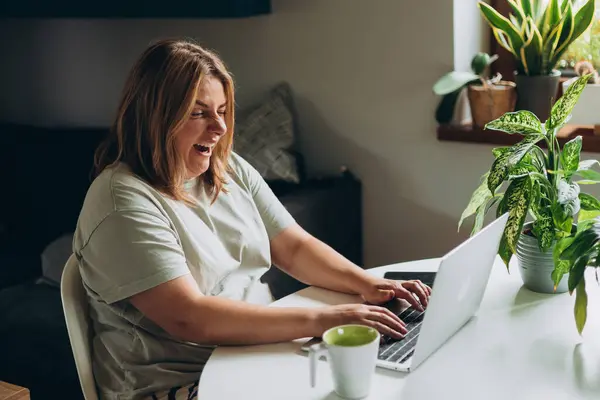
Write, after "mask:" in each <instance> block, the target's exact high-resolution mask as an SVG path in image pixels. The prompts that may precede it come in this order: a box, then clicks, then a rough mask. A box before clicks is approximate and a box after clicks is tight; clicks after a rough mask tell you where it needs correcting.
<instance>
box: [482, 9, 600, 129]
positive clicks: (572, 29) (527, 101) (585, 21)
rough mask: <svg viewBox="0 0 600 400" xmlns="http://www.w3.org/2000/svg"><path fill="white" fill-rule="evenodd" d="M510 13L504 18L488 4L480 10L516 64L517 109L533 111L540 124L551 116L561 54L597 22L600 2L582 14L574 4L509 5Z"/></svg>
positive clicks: (556, 89)
mask: <svg viewBox="0 0 600 400" xmlns="http://www.w3.org/2000/svg"><path fill="white" fill-rule="evenodd" d="M508 4H509V5H510V9H511V11H512V12H511V13H510V15H509V16H508V18H507V17H504V16H503V15H502V14H500V13H499V12H498V11H496V10H495V9H494V8H493V7H492V6H490V5H489V4H487V3H486V2H483V1H479V2H478V6H479V10H480V12H481V14H482V16H483V18H484V19H485V20H486V21H487V23H488V24H489V25H490V27H491V28H492V33H493V35H494V37H495V39H496V41H497V42H498V44H499V45H500V46H502V47H503V48H504V49H506V50H507V51H508V52H509V53H510V54H512V56H513V57H514V58H515V60H516V61H517V67H516V71H515V82H516V83H517V105H516V109H517V110H529V111H531V112H533V113H534V114H536V115H537V116H538V117H539V118H540V119H541V120H545V119H547V118H548V117H549V115H550V109H551V107H552V102H553V100H554V99H555V98H556V93H557V91H558V84H559V79H560V71H559V70H558V69H556V65H557V63H558V62H559V61H560V59H561V57H562V55H563V54H564V53H565V51H566V50H567V49H568V48H569V45H571V43H573V42H574V41H575V40H576V39H577V38H578V37H579V36H581V35H582V34H583V33H584V32H585V31H586V30H587V28H588V27H589V26H590V25H591V23H592V21H593V19H594V12H595V0H587V1H586V3H585V4H583V5H582V6H581V7H580V8H579V9H578V10H574V9H573V2H572V1H571V0H562V1H559V0H549V1H548V2H547V5H546V6H545V7H544V2H542V1H533V0H517V1H515V0H508Z"/></svg>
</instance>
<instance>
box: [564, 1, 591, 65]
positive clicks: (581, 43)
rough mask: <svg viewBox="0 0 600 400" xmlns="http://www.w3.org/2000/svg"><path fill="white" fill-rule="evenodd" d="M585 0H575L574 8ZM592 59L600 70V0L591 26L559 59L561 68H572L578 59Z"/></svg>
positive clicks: (578, 6) (577, 7)
mask: <svg viewBox="0 0 600 400" xmlns="http://www.w3.org/2000/svg"><path fill="white" fill-rule="evenodd" d="M584 3H585V0H573V6H574V7H573V8H574V9H575V10H578V9H579V8H580V7H581V6H582V5H583V4H584ZM582 60H587V61H591V62H592V64H593V65H594V67H595V68H596V69H597V70H600V0H596V17H595V18H594V21H593V22H592V24H591V26H590V27H589V28H588V29H587V30H586V31H585V32H584V33H583V34H582V35H581V36H580V37H579V38H577V40H575V41H574V42H573V43H572V44H571V46H569V49H568V50H567V51H566V52H565V53H564V54H563V57H562V59H561V60H560V61H559V65H558V67H559V68H560V69H571V68H573V67H574V66H575V63H576V62H577V61H582Z"/></svg>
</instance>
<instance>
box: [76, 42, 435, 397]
mask: <svg viewBox="0 0 600 400" xmlns="http://www.w3.org/2000/svg"><path fill="white" fill-rule="evenodd" d="M233 127H234V85H233V82H232V78H231V76H230V74H229V73H228V72H227V70H226V68H225V66H224V64H223V62H222V61H221V60H220V59H219V58H218V57H217V56H216V55H215V54H214V53H212V52H210V51H207V50H206V49H203V48H202V47H200V46H198V45H196V44H194V43H192V42H189V41H178V40H163V41H159V42H157V43H155V44H152V45H151V46H149V47H148V48H147V49H146V50H145V52H144V53H143V54H142V55H141V57H140V58H139V59H138V61H137V62H136V64H135V65H134V66H133V68H132V70H131V72H130V75H129V77H128V79H127V82H126V85H125V88H124V90H123V94H122V97H121V100H120V104H119V108H118V112H117V115H116V118H115V121H114V124H113V126H112V128H111V130H110V133H109V135H108V137H107V139H106V141H105V142H104V143H103V144H102V145H101V146H100V147H99V148H98V150H97V153H96V159H95V162H96V167H97V174H96V177H95V179H94V181H93V182H92V185H91V186H90V188H89V190H88V193H87V195H86V198H85V201H84V204H83V208H82V210H81V213H80V216H79V220H78V223H77V229H76V232H75V238H74V242H73V250H74V253H75V255H76V256H77V259H78V261H79V268H80V271H81V275H82V278H83V282H84V286H85V288H86V292H87V296H88V299H89V302H90V307H91V317H92V321H93V328H94V336H93V337H94V339H93V370H94V376H95V379H96V383H97V385H98V389H99V393H100V396H101V398H103V399H115V400H116V399H119V400H123V399H139V398H167V397H168V398H177V399H180V398H184V399H188V398H190V399H192V398H196V396H197V387H196V385H197V382H198V379H199V376H200V374H201V372H202V368H203V366H204V364H205V363H206V361H207V359H208V357H209V355H210V353H211V350H212V349H213V348H214V346H216V345H227V344H260V343H273V342H280V341H289V340H293V339H296V338H302V337H310V336H319V335H321V334H322V333H323V331H324V330H326V329H328V328H330V327H332V326H335V325H340V324H345V323H362V324H367V325H370V326H373V327H376V328H377V329H378V330H379V331H381V332H382V333H384V334H387V335H390V336H395V337H398V336H401V335H402V334H403V333H405V332H406V330H405V328H404V323H403V322H402V321H400V320H399V319H398V317H396V316H395V315H394V314H392V313H391V312H389V311H387V310H386V309H385V308H383V307H379V306H375V305H372V306H371V305H358V304H349V305H342V306H333V307H323V308H274V307H267V306H266V305H267V304H268V303H269V302H270V301H271V295H270V293H269V289H268V287H267V286H266V285H265V284H262V283H261V282H260V281H259V278H260V276H261V275H262V274H263V273H264V272H265V271H266V270H267V269H268V268H269V267H270V266H271V264H272V263H273V264H275V265H277V266H278V267H279V268H281V269H282V270H283V271H285V272H286V273H288V274H290V275H291V276H294V277H295V278H297V279H299V280H300V281H303V282H305V283H307V284H310V285H316V286H320V287H324V288H328V289H332V290H336V291H341V292H347V293H354V294H360V295H362V296H363V297H364V299H365V300H366V301H367V302H369V303H371V304H381V303H383V302H385V301H388V300H390V299H391V298H392V297H394V296H395V297H400V298H404V299H407V300H408V301H409V302H411V303H412V304H413V305H414V306H415V307H417V308H420V307H421V305H423V306H425V305H426V304H427V298H428V296H429V294H430V288H428V287H427V286H425V285H423V284H422V283H421V282H419V281H407V282H396V281H388V280H384V279H381V278H377V277H374V276H371V275H370V274H368V273H367V272H365V271H364V270H363V269H362V268H360V267H358V266H356V265H354V264H352V263H351V262H349V261H348V260H347V259H345V258H344V257H342V256H341V255H340V254H338V253H337V252H335V251H334V250H333V249H331V248H330V247H329V246H327V245H326V244H324V243H322V242H320V241H319V240H317V239H316V238H314V237H312V236H310V235H309V234H308V233H307V232H305V231H304V230H303V229H302V228H301V227H300V226H298V224H296V223H295V221H294V219H293V218H292V217H291V215H290V214H289V213H288V212H287V211H286V209H285V208H284V207H283V206H282V204H281V203H280V202H279V201H278V199H277V198H276V197H275V196H274V194H273V193H272V191H271V190H270V188H269V187H268V186H267V184H266V183H265V181H264V180H263V179H262V177H261V176H260V175H259V174H258V172H257V171H256V170H255V169H254V168H252V166H250V165H249V164H248V163H247V162H246V161H245V160H244V159H243V158H242V157H240V156H239V155H237V154H235V153H233V152H232V150H231V149H232V142H233Z"/></svg>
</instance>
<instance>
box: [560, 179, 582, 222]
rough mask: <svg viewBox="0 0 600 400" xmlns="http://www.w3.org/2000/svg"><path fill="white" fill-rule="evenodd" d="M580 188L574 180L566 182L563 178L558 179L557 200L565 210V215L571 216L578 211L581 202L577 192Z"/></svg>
mask: <svg viewBox="0 0 600 400" xmlns="http://www.w3.org/2000/svg"><path fill="white" fill-rule="evenodd" d="M580 191H581V189H580V188H579V185H578V184H577V183H575V182H573V183H568V182H567V181H565V180H564V179H560V180H559V181H558V184H557V201H558V204H560V205H561V206H562V208H563V210H564V211H565V215H567V216H573V215H575V214H577V213H578V212H579V209H580V206H581V202H580V201H579V194H580Z"/></svg>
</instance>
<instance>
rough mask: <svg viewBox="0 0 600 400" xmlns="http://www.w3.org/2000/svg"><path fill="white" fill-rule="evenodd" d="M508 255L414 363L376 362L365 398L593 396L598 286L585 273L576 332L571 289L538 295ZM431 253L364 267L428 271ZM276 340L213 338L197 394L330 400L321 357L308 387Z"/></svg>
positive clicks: (321, 297)
mask: <svg viewBox="0 0 600 400" xmlns="http://www.w3.org/2000/svg"><path fill="white" fill-rule="evenodd" d="M514 261H515V259H514V258H513V263H511V267H510V273H509V272H508V271H507V269H506V267H505V266H504V264H503V263H502V261H501V260H500V259H499V258H498V259H497V260H496V262H495V265H494V267H493V270H492V273H491V276H490V280H489V283H488V286H487V289H486V292H485V295H484V298H483V300H482V303H481V307H480V309H479V311H478V312H477V314H476V316H475V317H474V318H473V319H472V320H471V321H470V322H468V323H467V324H466V325H465V326H464V327H463V328H462V329H461V330H460V331H459V332H457V333H456V334H455V335H454V336H453V337H452V338H450V339H449V340H448V341H447V342H446V343H445V344H444V345H443V346H442V347H441V348H440V349H438V350H437V351H436V352H435V353H434V354H433V355H431V356H430V357H429V358H428V359H427V360H426V361H425V362H424V363H423V364H422V365H420V366H419V367H418V368H417V369H416V370H415V371H413V372H410V373H406V372H397V371H390V370H386V369H382V368H376V371H375V375H374V377H373V386H372V390H371V395H370V396H369V399H396V400H397V399H432V400H433V399H461V400H466V399H477V400H479V399H482V398H484V399H486V400H494V399H510V400H517V399H519V400H520V399H523V400H525V399H527V400H530V399H542V398H546V399H553V400H554V399H569V400H574V399H598V398H600V302H599V301H598V300H600V286H599V285H598V283H597V282H596V277H595V276H594V271H593V269H591V268H588V271H587V272H586V279H587V285H586V288H587V292H588V320H587V324H586V327H585V330H584V332H583V335H581V336H580V335H579V334H578V332H577V329H576V327H575V322H574V317H573V306H574V302H575V295H573V296H571V295H569V293H568V292H567V293H562V294H540V293H534V292H532V291H530V290H528V289H526V288H524V287H523V285H522V281H521V278H520V276H519V272H518V269H517V265H516V262H514ZM438 263H439V259H427V260H419V261H412V262H406V263H399V264H392V265H387V266H384V267H379V268H374V269H370V270H368V271H369V272H370V273H372V274H374V275H377V276H383V274H384V272H386V271H403V270H404V271H435V270H437V267H438ZM360 301H361V300H360V298H359V297H358V296H353V295H346V294H341V293H337V292H332V291H329V290H325V289H321V288H315V287H309V288H306V289H304V290H301V291H299V292H297V293H294V294H292V295H290V296H287V297H285V298H283V299H281V300H279V301H277V302H274V303H273V304H272V305H271V306H272V307H286V306H296V307H297V306H307V307H319V306H323V305H334V304H342V303H357V302H360ZM306 340H307V339H301V340H296V341H292V342H286V343H278V344H269V345H258V346H237V347H218V348H217V349H216V350H215V351H214V352H213V354H212V356H211V357H210V359H209V360H208V363H207V364H206V366H205V368H204V371H203V373H202V376H201V378H200V383H199V390H198V393H200V394H201V398H202V399H203V400H212V399H215V400H216V399H236V398H243V399H277V400H280V399H290V400H291V399H303V400H305V399H338V397H337V396H336V395H335V393H334V392H333V383H332V378H331V374H330V370H329V366H328V365H326V361H321V362H320V364H319V365H318V371H317V373H318V377H317V386H316V387H314V388H311V387H310V384H309V363H308V356H307V354H306V353H304V352H303V351H302V350H300V346H301V345H302V343H303V342H305V341H306Z"/></svg>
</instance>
